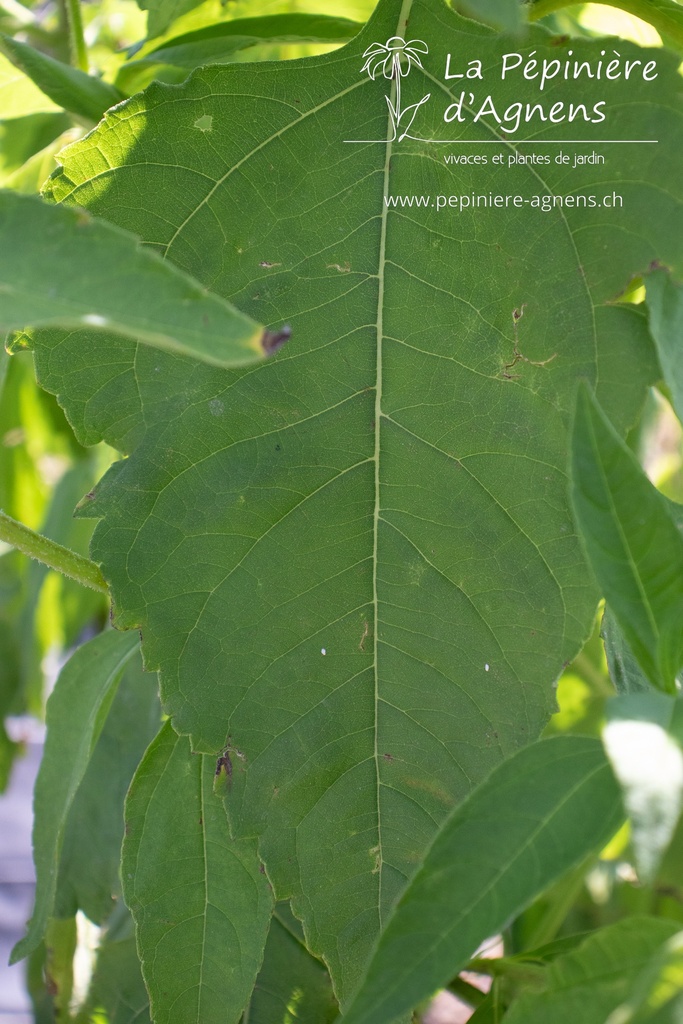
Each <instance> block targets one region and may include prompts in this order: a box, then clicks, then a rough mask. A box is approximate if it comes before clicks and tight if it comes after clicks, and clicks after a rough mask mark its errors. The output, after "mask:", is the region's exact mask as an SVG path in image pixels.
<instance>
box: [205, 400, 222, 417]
mask: <svg viewBox="0 0 683 1024" xmlns="http://www.w3.org/2000/svg"><path fill="white" fill-rule="evenodd" d="M209 412H210V413H211V415H212V416H222V415H223V413H224V412H225V406H224V405H223V403H222V402H221V400H220V398H212V399H211V401H210V402H209Z"/></svg>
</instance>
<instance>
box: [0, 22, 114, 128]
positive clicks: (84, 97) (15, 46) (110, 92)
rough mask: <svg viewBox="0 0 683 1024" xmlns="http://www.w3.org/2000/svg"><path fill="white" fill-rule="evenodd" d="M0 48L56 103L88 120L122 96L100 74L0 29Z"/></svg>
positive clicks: (95, 119)
mask: <svg viewBox="0 0 683 1024" xmlns="http://www.w3.org/2000/svg"><path fill="white" fill-rule="evenodd" d="M0 51H2V53H3V54H4V55H5V57H7V59H8V60H10V61H11V62H12V64H14V66H15V67H16V68H19V70H20V71H23V72H24V74H25V75H27V77H28V78H30V79H31V81H32V82H33V83H34V84H35V85H37V86H38V88H39V89H40V90H41V92H43V93H45V95H46V96H49V98H50V99H51V100H52V101H53V102H54V103H56V104H57V106H58V107H63V108H64V109H65V110H68V111H69V112H70V113H72V114H77V115H78V116H80V117H84V118H86V119H88V120H90V121H99V119H100V118H101V117H102V115H103V114H104V112H105V110H108V109H109V107H113V106H114V105H115V104H116V103H120V102H121V100H122V99H123V98H124V96H123V93H121V92H119V90H118V89H117V88H116V87H115V86H113V85H109V83H108V82H104V81H103V80H102V79H101V78H95V77H93V76H92V75H87V74H86V73H85V72H84V71H80V70H79V69H78V68H72V67H69V65H68V64H62V62H61V61H58V60H54V59H53V58H52V57H48V56H47V54H44V53H41V52H40V51H39V50H36V49H34V47H32V46H29V45H28V44H27V43H22V42H20V41H19V40H18V39H13V38H12V37H11V36H6V35H3V34H2V33H0Z"/></svg>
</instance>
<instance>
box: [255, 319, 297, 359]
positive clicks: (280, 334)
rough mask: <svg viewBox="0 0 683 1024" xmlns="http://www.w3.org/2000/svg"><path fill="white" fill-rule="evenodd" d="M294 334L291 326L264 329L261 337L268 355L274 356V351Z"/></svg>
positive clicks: (262, 345)
mask: <svg viewBox="0 0 683 1024" xmlns="http://www.w3.org/2000/svg"><path fill="white" fill-rule="evenodd" d="M291 336H292V329H291V327H287V326H286V325H285V326H284V327H281V328H280V330H279V331H264V332H263V336H262V338H261V347H262V348H263V351H264V352H265V353H266V355H267V356H272V355H273V353H274V352H277V351H278V349H280V348H282V346H283V345H284V344H285V343H286V342H288V341H289V339H290V338H291Z"/></svg>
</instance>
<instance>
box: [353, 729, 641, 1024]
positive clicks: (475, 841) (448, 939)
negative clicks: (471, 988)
mask: <svg viewBox="0 0 683 1024" xmlns="http://www.w3.org/2000/svg"><path fill="white" fill-rule="evenodd" d="M618 793H619V791H618V787H617V783H616V780H615V778H614V776H613V774H612V771H611V769H610V767H609V764H608V763H607V761H606V758H605V755H604V752H603V751H602V749H601V746H600V743H599V742H598V741H596V740H593V739H589V738H588V737H579V736H558V737H555V738H553V739H548V740H542V741H541V742H538V743H535V744H533V745H532V746H529V747H525V748H524V749H523V750H521V751H519V752H518V753H517V754H515V755H513V757H511V758H509V759H508V760H507V761H504V762H503V764H502V765H500V766H499V767H498V768H496V769H495V770H494V771H493V772H492V774H491V775H490V776H489V778H488V779H487V780H486V781H485V782H484V783H482V784H481V785H480V786H479V787H478V788H477V789H476V790H474V792H473V793H472V795H471V796H470V797H469V798H468V799H467V800H466V801H465V802H464V803H463V804H462V805H461V806H460V807H459V808H458V809H457V810H456V811H455V812H454V813H453V814H452V815H451V816H450V818H448V819H447V820H446V822H445V824H444V825H443V826H442V828H441V830H440V832H439V833H438V835H437V837H436V839H435V840H434V842H433V844H432V846H431V848H430V849H429V851H428V852H427V854H426V856H425V858H424V860H423V862H422V864H421V866H420V868H419V871H418V873H417V874H416V875H415V877H414V878H413V880H412V881H411V882H410V883H409V885H408V887H407V889H406V890H405V892H404V893H403V895H402V896H401V898H400V900H399V902H398V904H397V905H396V907H395V910H394V912H393V913H392V914H391V916H390V918H389V920H388V923H387V925H386V927H385V929H384V931H383V933H382V935H381V937H380V940H379V943H378V945H377V947H376V949H375V952H374V955H373V956H372V959H371V961H370V966H369V968H368V970H367V974H366V976H365V979H364V981H363V983H362V984H361V986H360V989H359V991H358V992H357V993H356V995H355V997H354V998H353V999H352V1000H351V1003H350V1005H349V1006H348V1007H347V1009H346V1013H345V1016H344V1022H345V1024H389V1022H391V1021H393V1019H394V1017H396V1016H398V1014H399V1013H401V1012H403V1011H405V1010H407V1009H409V1008H410V1007H412V1006H416V1005H417V1004H418V1003H419V1002H420V1000H422V999H424V998H425V997H426V996H428V995H429V994H430V993H431V992H434V991H435V990H436V989H437V988H439V987H440V986H441V985H443V984H445V983H446V982H447V981H448V979H449V978H451V977H453V976H454V975H455V974H456V973H457V972H458V971H459V970H461V969H462V967H463V966H464V965H465V963H466V962H467V959H468V957H469V956H471V955H472V953H473V952H474V950H475V949H476V947H477V946H478V945H479V944H480V943H481V942H482V941H483V940H484V939H485V938H486V937H487V936H489V935H493V934H495V933H496V932H497V931H499V930H500V929H501V928H503V927H505V925H506V924H507V923H508V922H509V920H510V919H511V918H512V917H513V916H514V915H515V914H517V913H519V911H521V910H522V909H523V908H524V907H525V906H527V905H528V904H529V903H530V902H531V901H532V900H533V899H534V898H535V897H536V896H538V895H539V893H541V892H542V891H543V890H544V889H545V888H547V887H548V886H549V885H550V884H551V883H552V882H553V881H555V880H556V879H557V878H559V877H560V876H561V875H562V874H564V872H565V871H568V870H569V869H570V868H571V867H572V866H573V865H574V864H576V863H578V861H580V860H581V859H582V858H583V857H585V856H587V854H588V853H590V852H591V851H592V850H594V849H597V848H599V847H600V845H601V844H603V843H604V842H606V841H607V840H608V839H609V838H610V836H611V835H612V834H613V832H614V831H615V830H616V828H617V827H618V826H619V823H620V821H621V820H622V819H623V811H622V809H621V806H620V801H619V795H618Z"/></svg>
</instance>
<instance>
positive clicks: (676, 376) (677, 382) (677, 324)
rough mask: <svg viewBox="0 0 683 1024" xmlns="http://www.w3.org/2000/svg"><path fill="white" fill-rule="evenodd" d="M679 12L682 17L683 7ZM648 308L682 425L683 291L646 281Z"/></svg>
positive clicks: (659, 274) (667, 281)
mask: <svg viewBox="0 0 683 1024" xmlns="http://www.w3.org/2000/svg"><path fill="white" fill-rule="evenodd" d="M680 10H681V14H682V16H683V7H681V8H680ZM647 308H648V310H649V314H650V331H651V333H652V337H653V338H654V341H655V346H656V348H657V354H658V356H659V363H660V366H661V368H662V373H663V374H664V380H665V382H666V384H667V386H668V388H669V390H670V392H671V399H672V402H673V407H674V409H675V411H676V415H677V416H678V418H679V420H681V422H683V344H682V343H681V341H682V339H683V287H682V286H681V285H679V284H676V283H675V282H674V280H673V279H672V278H671V276H670V275H669V274H668V273H667V272H666V271H665V270H658V271H656V272H655V273H652V274H650V275H649V276H648V278H647Z"/></svg>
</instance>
